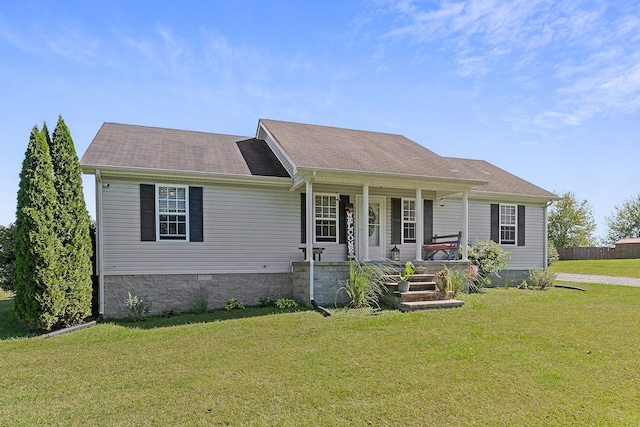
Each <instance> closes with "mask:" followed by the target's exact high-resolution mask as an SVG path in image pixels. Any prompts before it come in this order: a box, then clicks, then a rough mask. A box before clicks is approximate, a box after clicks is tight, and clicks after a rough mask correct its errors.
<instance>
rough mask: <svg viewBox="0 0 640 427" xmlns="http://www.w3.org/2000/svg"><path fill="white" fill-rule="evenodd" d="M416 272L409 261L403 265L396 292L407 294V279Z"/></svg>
mask: <svg viewBox="0 0 640 427" xmlns="http://www.w3.org/2000/svg"><path fill="white" fill-rule="evenodd" d="M415 272H416V267H415V266H414V265H413V263H412V262H411V261H407V262H405V263H404V270H402V271H401V272H400V281H399V282H398V292H409V278H410V277H411V276H412V275H413V273H415Z"/></svg>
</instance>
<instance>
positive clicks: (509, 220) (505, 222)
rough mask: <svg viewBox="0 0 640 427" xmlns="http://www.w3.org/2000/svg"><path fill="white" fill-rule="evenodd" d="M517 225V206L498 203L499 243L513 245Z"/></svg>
mask: <svg viewBox="0 0 640 427" xmlns="http://www.w3.org/2000/svg"><path fill="white" fill-rule="evenodd" d="M517 226H518V206H517V205H500V243H501V244H505V245H515V244H516V236H517V235H518V233H517V229H516V228H517Z"/></svg>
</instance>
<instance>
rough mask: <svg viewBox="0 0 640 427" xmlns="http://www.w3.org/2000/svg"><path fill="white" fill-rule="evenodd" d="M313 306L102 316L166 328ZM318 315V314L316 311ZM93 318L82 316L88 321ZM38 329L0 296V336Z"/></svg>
mask: <svg viewBox="0 0 640 427" xmlns="http://www.w3.org/2000/svg"><path fill="white" fill-rule="evenodd" d="M312 310H313V309H311V308H308V307H305V306H298V307H292V308H285V309H280V308H277V307H247V308H245V309H234V310H225V309H216V310H211V311H209V312H207V313H202V314H198V313H180V314H177V315H175V316H161V315H157V316H148V317H147V318H146V319H145V320H143V321H140V322H135V321H133V320H130V319H126V318H125V319H115V318H113V319H106V320H105V321H104V322H105V323H112V324H115V325H119V326H123V327H127V328H137V329H153V328H166V327H170V326H179V325H189V324H194V323H208V322H221V321H226V320H234V319H246V318H250V317H258V316H269V315H272V314H284V313H295V312H302V311H312ZM318 316H320V314H319V313H318ZM91 320H93V319H91V318H88V319H85V321H86V322H89V321H91ZM42 333H44V332H42V331H40V332H36V331H33V330H32V329H30V328H29V326H27V325H25V324H23V323H22V322H20V320H18V317H17V316H16V314H15V311H14V306H13V298H7V299H3V300H0V340H8V339H15V338H30V337H36V336H39V335H41V334H42Z"/></svg>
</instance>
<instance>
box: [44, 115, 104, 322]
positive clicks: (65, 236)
mask: <svg viewBox="0 0 640 427" xmlns="http://www.w3.org/2000/svg"><path fill="white" fill-rule="evenodd" d="M45 126H46V124H45ZM44 129H45V128H43V131H44ZM48 142H49V148H50V152H51V160H52V163H53V172H54V187H55V190H56V194H57V215H56V231H57V233H58V236H59V238H60V242H61V243H62V246H63V249H62V258H61V264H62V266H63V280H64V284H65V294H66V299H67V304H66V308H65V313H64V315H63V319H62V320H63V322H64V323H65V324H68V325H73V324H77V323H80V322H81V321H82V319H84V318H85V317H87V316H89V315H90V314H91V292H92V278H91V275H92V272H93V266H92V263H91V255H92V253H93V247H92V244H91V236H90V233H89V222H90V220H89V213H88V212H87V208H86V205H85V201H84V194H83V192H82V168H81V166H80V162H79V160H78V156H77V154H76V150H75V147H74V144H73V140H72V139H71V134H70V132H69V129H68V128H67V125H66V124H65V122H64V120H63V119H62V116H59V117H58V123H57V125H56V128H55V130H54V132H53V139H51V140H49V141H48Z"/></svg>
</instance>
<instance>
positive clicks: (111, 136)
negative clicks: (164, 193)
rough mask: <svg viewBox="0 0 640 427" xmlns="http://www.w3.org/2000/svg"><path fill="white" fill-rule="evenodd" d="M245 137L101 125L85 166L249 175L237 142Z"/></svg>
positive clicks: (145, 127)
mask: <svg viewBox="0 0 640 427" xmlns="http://www.w3.org/2000/svg"><path fill="white" fill-rule="evenodd" d="M249 138H250V137H247V136H235V135H221V134H215V133H205V132H193V131H186V130H176V129H163V128H156V127H148V126H137V125H125V124H120V123H104V124H103V125H102V127H101V128H100V130H99V131H98V133H97V134H96V136H95V138H94V139H93V141H92V142H91V145H89V148H87V151H86V152H85V153H84V156H82V160H81V163H82V165H84V166H96V167H123V168H143V169H159V170H166V171H185V172H203V173H221V174H234V175H251V171H250V169H249V167H248V166H247V163H246V162H245V161H244V158H243V156H242V153H241V152H240V149H239V148H238V145H237V144H236V142H238V141H242V140H246V139H249Z"/></svg>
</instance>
